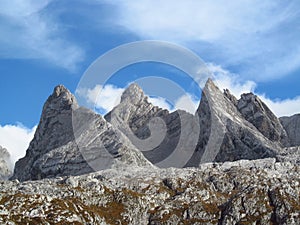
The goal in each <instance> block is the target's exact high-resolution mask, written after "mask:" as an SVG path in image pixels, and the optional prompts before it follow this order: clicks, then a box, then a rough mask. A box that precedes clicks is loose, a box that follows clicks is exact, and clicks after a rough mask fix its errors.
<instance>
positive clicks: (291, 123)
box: [280, 114, 300, 146]
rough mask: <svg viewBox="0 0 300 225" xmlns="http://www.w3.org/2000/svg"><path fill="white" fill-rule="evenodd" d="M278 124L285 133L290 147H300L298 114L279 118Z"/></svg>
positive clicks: (299, 120) (299, 115)
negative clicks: (279, 123)
mask: <svg viewBox="0 0 300 225" xmlns="http://www.w3.org/2000/svg"><path fill="white" fill-rule="evenodd" d="M280 122H281V124H282V126H283V127H284V129H285V130H286V132H287V135H288V137H289V140H290V145H291V146H300V114H296V115H293V116H290V117H281V118H280Z"/></svg>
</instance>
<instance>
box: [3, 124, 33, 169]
mask: <svg viewBox="0 0 300 225" xmlns="http://www.w3.org/2000/svg"><path fill="white" fill-rule="evenodd" d="M35 130H36V126H35V127H33V128H31V129H30V128H27V127H24V126H22V125H4V126H1V125H0V146H2V147H4V148H6V149H7V150H8V152H9V153H10V156H11V161H12V164H13V165H14V163H15V162H16V161H17V160H18V159H20V158H22V157H23V156H25V153H26V150H27V148H28V146H29V143H30V141H31V140H32V139H33V136H34V133H35Z"/></svg>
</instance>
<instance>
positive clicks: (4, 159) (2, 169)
mask: <svg viewBox="0 0 300 225" xmlns="http://www.w3.org/2000/svg"><path fill="white" fill-rule="evenodd" d="M9 159H10V155H9V153H8V151H7V150H6V149H5V148H2V147H1V146H0V180H6V179H8V178H9V177H10V176H11V175H12V171H11V169H10V167H9V165H8V163H9Z"/></svg>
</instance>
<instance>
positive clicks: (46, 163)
mask: <svg viewBox="0 0 300 225" xmlns="http://www.w3.org/2000/svg"><path fill="white" fill-rule="evenodd" d="M75 137H76V139H75ZM100 143H103V144H104V146H101V144H100ZM87 161H88V162H89V163H87ZM122 162H123V163H125V164H134V165H136V166H146V165H150V163H149V162H148V161H147V160H146V159H145V158H144V157H143V155H142V154H141V153H140V152H139V151H138V150H137V149H136V148H135V147H134V146H133V145H132V144H131V143H130V141H129V140H127V138H126V137H125V136H124V135H123V134H122V133H120V132H119V131H118V130H116V129H114V128H113V127H112V126H111V125H110V124H108V123H107V122H106V121H105V120H104V119H103V118H102V117H101V116H100V115H98V114H95V113H94V112H92V111H91V110H88V109H85V108H82V107H79V106H78V104H77V101H76V99H75V97H74V96H73V95H72V94H71V93H70V91H69V90H67V89H66V88H65V87H64V86H61V85H59V86H57V87H55V89H54V91H53V93H52V95H51V96H50V97H49V98H48V99H47V101H46V103H45V104H44V107H43V111H42V115H41V119H40V123H39V125H38V127H37V130H36V133H35V135H34V138H33V140H32V141H31V143H30V146H29V148H28V149H27V151H26V156H25V157H24V158H22V159H20V160H19V161H18V162H17V163H16V165H15V170H14V175H13V177H12V179H18V180H20V181H24V180H36V179H42V178H49V177H56V176H65V175H79V174H85V173H89V172H92V171H95V170H98V169H106V168H109V167H111V166H113V165H116V164H119V163H121V164H122ZM91 166H92V167H91Z"/></svg>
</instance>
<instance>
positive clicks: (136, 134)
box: [105, 84, 199, 167]
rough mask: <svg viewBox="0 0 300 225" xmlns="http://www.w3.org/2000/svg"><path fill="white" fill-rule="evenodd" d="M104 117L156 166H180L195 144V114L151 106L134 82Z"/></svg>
mask: <svg viewBox="0 0 300 225" xmlns="http://www.w3.org/2000/svg"><path fill="white" fill-rule="evenodd" d="M105 119H106V120H107V121H109V122H110V123H111V124H112V125H113V126H114V127H116V128H118V129H119V130H121V131H122V132H123V133H124V134H125V135H126V136H127V137H128V138H129V139H130V140H131V142H132V143H133V144H134V145H135V146H136V147H137V148H138V149H139V150H140V151H142V153H143V154H144V156H145V157H146V158H147V159H148V160H149V161H150V162H152V163H154V164H156V165H158V166H160V167H171V166H174V167H183V166H184V165H185V164H186V163H187V161H188V160H189V158H190V156H192V154H193V150H194V148H195V146H196V143H195V144H194V146H193V142H196V141H197V137H198V132H199V130H197V127H196V126H195V122H196V121H195V119H196V118H195V117H194V116H193V115H191V114H189V113H187V112H185V111H183V110H176V111H175V112H172V113H170V112H169V111H168V110H164V109H161V108H159V107H157V106H154V105H153V104H151V103H150V102H148V99H147V96H145V94H144V93H143V90H142V89H141V88H140V87H139V86H138V85H137V84H131V85H129V87H128V88H127V89H126V90H125V91H124V93H123V95H122V97H121V103H120V104H119V105H117V106H116V107H115V108H114V109H113V110H112V111H111V112H109V113H108V114H107V115H106V116H105Z"/></svg>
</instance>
